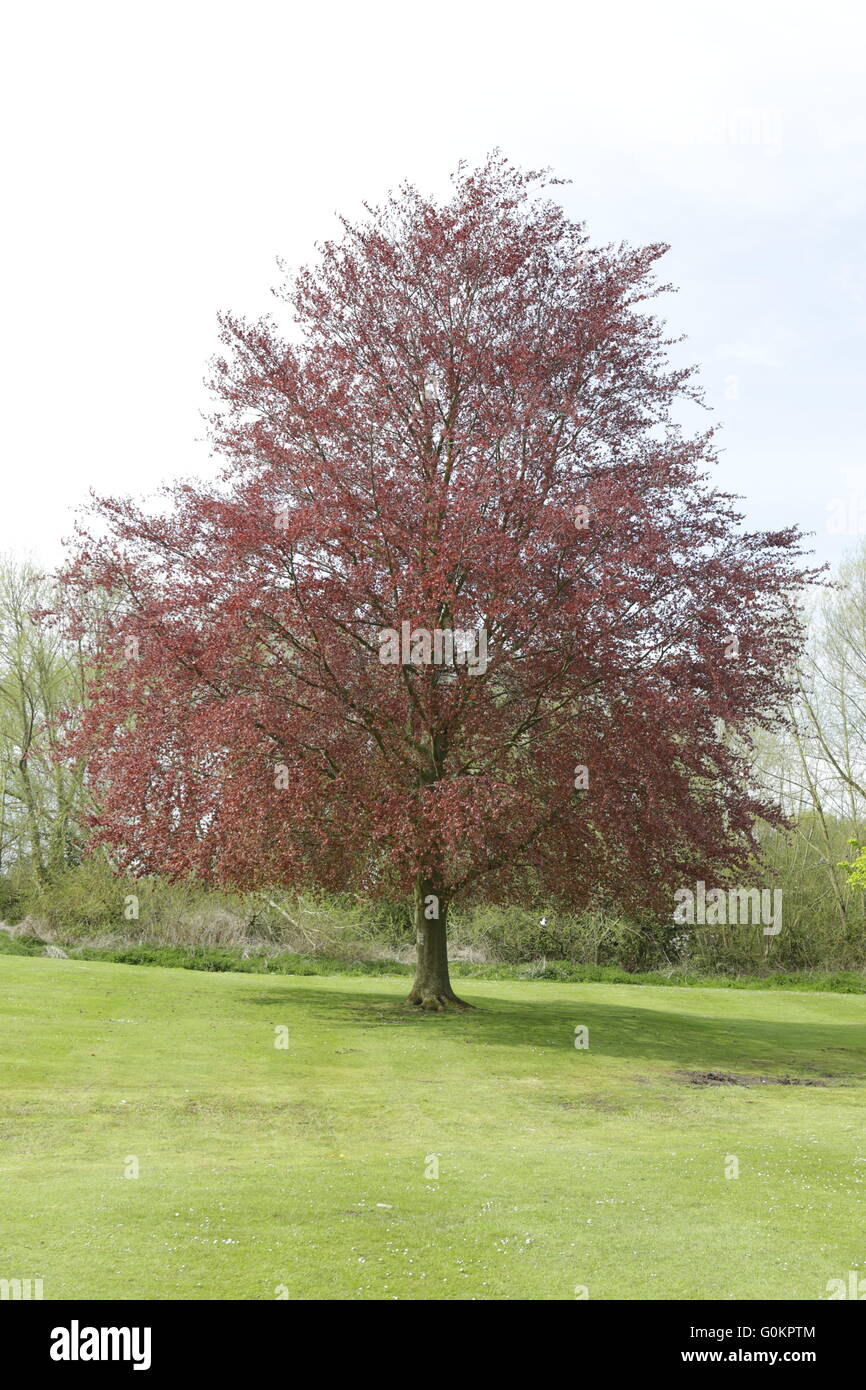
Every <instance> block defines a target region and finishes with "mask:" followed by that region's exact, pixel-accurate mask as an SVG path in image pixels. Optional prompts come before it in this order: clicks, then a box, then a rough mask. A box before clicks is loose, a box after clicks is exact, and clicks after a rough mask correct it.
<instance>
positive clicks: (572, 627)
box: [66, 156, 804, 1008]
mask: <svg viewBox="0 0 866 1390" xmlns="http://www.w3.org/2000/svg"><path fill="white" fill-rule="evenodd" d="M543 183H544V178H543V177H542V176H541V175H537V174H533V173H522V172H519V171H516V170H515V169H514V168H512V167H511V166H510V165H509V164H508V163H507V162H506V161H505V160H503V159H502V158H500V157H499V156H494V157H492V158H491V159H490V160H488V162H487V163H486V164H485V165H484V166H483V167H482V168H481V169H479V170H477V171H475V172H471V171H468V170H467V169H465V168H461V169H460V170H459V172H458V174H457V176H456V178H455V181H454V192H453V197H452V199H451V201H450V202H448V203H446V204H445V205H444V206H440V205H437V204H435V203H433V202H431V201H429V200H428V199H426V198H424V197H422V195H421V194H420V193H419V192H418V191H416V190H415V189H414V188H412V187H404V188H402V189H401V190H400V192H399V193H398V194H396V195H394V196H392V197H391V198H390V199H389V200H388V201H387V202H386V204H385V205H384V206H383V207H378V208H369V209H368V217H367V220H366V221H365V222H363V223H362V224H360V225H355V224H352V223H350V222H348V221H346V222H344V224H343V229H344V236H343V237H342V239H341V240H340V241H339V242H334V243H327V244H326V245H325V246H324V247H323V248H322V251H321V256H320V259H319V261H318V263H317V265H316V266H315V267H313V268H312V269H308V270H306V271H304V272H303V273H301V274H300V275H299V276H298V277H297V279H296V280H295V281H294V282H291V281H287V283H286V285H285V287H284V288H283V290H282V291H281V292H280V293H281V299H282V302H283V303H284V304H285V305H287V306H288V308H289V309H290V310H291V313H292V317H293V319H294V328H293V330H292V331H291V333H290V334H289V335H287V334H286V333H285V332H281V331H280V329H279V328H278V326H277V325H276V324H275V323H274V322H273V321H271V320H270V319H266V320H263V321H260V322H255V323H247V322H244V321H243V320H240V319H237V318H234V317H230V316H227V317H225V318H224V319H223V321H222V339H223V344H224V356H223V357H222V358H221V359H220V360H219V361H218V362H217V363H216V365H215V373H214V388H215V390H216V393H217V396H218V398H219V401H220V407H219V409H218V411H217V413H216V415H215V417H214V421H213V437H214V442H215V445H216V447H217V449H218V450H219V451H220V453H221V454H222V455H223V457H224V458H225V460H226V468H225V472H224V475H223V478H222V481H221V483H220V485H219V486H218V487H206V486H196V485H194V484H191V483H185V484H183V485H179V486H177V487H175V488H173V489H171V490H170V503H169V506H168V507H167V509H166V511H165V513H164V514H163V515H161V516H157V517H154V516H152V515H149V514H148V513H146V512H144V511H143V510H141V509H140V508H139V507H138V506H137V505H136V504H134V503H133V501H131V500H130V499H128V498H121V499H103V500H102V501H100V502H98V503H97V504H96V506H97V513H98V517H99V528H98V534H94V535H88V534H87V533H86V532H85V533H83V535H82V538H81V546H80V549H79V552H78V554H77V556H76V557H75V559H74V561H73V563H72V564H71V566H70V568H69V570H68V572H67V576H66V579H67V584H68V592H69V595H70V599H71V597H72V596H73V595H74V594H75V593H76V592H77V593H78V594H79V595H80V596H86V595H90V594H92V593H93V591H96V590H105V591H108V592H110V593H111V594H113V595H119V596H120V598H121V601H120V603H119V606H118V607H117V609H116V610H115V612H114V615H113V618H112V620H111V622H110V623H108V625H107V627H106V629H105V632H104V634H103V640H102V644H101V648H100V660H101V662H102V672H101V675H100V677H99V679H98V681H97V682H96V683H95V684H94V685H93V687H92V688H91V691H90V696H91V703H90V706H89V709H88V711H87V713H86V715H85V719H84V722H83V726H82V729H81V731H80V734H79V737H78V739H77V741H76V743H75V744H74V748H75V750H76V751H77V752H78V753H80V754H82V755H84V756H86V757H87V759H88V765H89V769H90V775H91V777H92V778H93V780H94V785H95V787H96V788H97V789H98V792H99V798H100V802H101V805H102V808H103V810H102V812H101V814H100V817H99V820H98V834H99V836H100V837H101V839H102V840H104V841H105V842H107V843H109V844H110V845H111V846H113V848H114V850H115V851H116V852H117V853H118V854H119V855H120V856H121V859H122V863H123V864H124V865H125V866H126V867H128V868H132V869H134V870H136V871H147V870H161V871H164V872H167V873H169V874H172V875H176V876H184V875H189V874H195V875H198V876H201V877H203V878H205V879H207V880H209V881H217V882H220V883H228V884H238V885H245V886H254V885H257V884H267V883H283V884H292V885H296V886H302V885H305V884H318V885H321V886H323V887H327V888H342V887H345V886H348V885H351V886H354V887H355V888H358V889H360V890H361V891H363V892H365V893H367V894H370V895H373V896H375V895H381V896H387V897H391V898H393V897H394V896H395V895H396V894H398V893H409V892H413V893H414V901H415V922H416V931H417V939H418V970H417V977H416V980H415V984H414V987H413V989H412V992H411V994H410V996H409V999H410V1000H411V1002H413V1003H415V1004H418V1005H421V1006H423V1007H425V1008H441V1007H443V1006H444V1005H445V1004H447V1003H448V1002H453V1001H454V995H453V992H452V990H451V986H450V982H449V977H448V964H447V951H446V928H447V914H448V908H449V905H450V904H451V903H452V902H453V901H454V900H455V899H457V898H461V899H463V900H468V899H471V898H472V897H474V896H478V895H480V894H481V893H482V892H483V893H484V895H485V896H486V897H487V898H488V899H490V900H494V901H496V900H500V901H501V900H504V899H506V898H511V897H516V896H518V895H521V894H523V895H525V894H526V893H527V891H528V889H527V883H528V881H529V876H531V881H532V883H533V885H534V888H535V890H537V891H538V892H541V893H546V894H549V895H552V896H554V897H555V898H556V899H557V900H559V901H562V902H564V903H567V904H570V905H575V906H579V905H581V904H583V903H585V902H587V901H589V900H590V899H591V898H592V897H593V896H594V895H597V894H599V893H602V894H607V895H609V896H612V897H614V898H615V899H616V900H617V901H618V902H620V903H625V904H628V903H629V902H632V903H639V904H640V905H641V906H642V907H644V908H645V907H646V906H647V904H657V905H658V906H659V907H660V908H661V909H662V910H663V909H664V908H668V909H669V907H670V902H671V893H672V890H673V887H674V886H676V885H677V884H678V883H680V882H682V881H683V879H684V878H685V880H686V881H688V880H689V879H693V878H694V877H695V876H696V875H700V876H702V877H704V878H705V879H706V880H708V881H712V880H714V879H715V878H717V877H718V876H719V875H722V874H724V872H725V871H726V870H728V869H729V868H730V867H731V866H736V865H737V864H738V863H742V862H745V859H746V857H747V856H748V854H749V853H750V851H751V850H753V848H754V842H753V825H754V821H755V817H756V816H758V815H764V816H765V817H768V818H771V819H772V818H773V817H774V816H775V815H776V813H775V811H774V809H773V808H772V807H771V806H770V805H768V804H767V802H766V799H764V798H762V797H761V796H760V794H759V793H758V792H757V791H756V790H755V789H754V788H753V786H752V784H751V780H750V764H749V756H748V749H749V738H750V731H751V730H753V729H755V728H763V727H771V726H773V725H774V724H775V723H776V722H777V721H778V720H779V719H780V717H781V715H782V710H783V706H784V702H785V699H786V698H787V697H788V696H789V694H790V688H789V684H788V682H787V679H786V676H785V674H784V673H785V672H786V671H788V670H790V668H791V666H792V663H793V661H794V658H795V656H796V653H797V649H798V645H799V640H800V637H799V623H798V617H797V613H796V611H795V608H794V604H793V601H792V593H793V592H794V591H795V590H796V589H797V587H798V585H799V584H800V583H801V582H802V580H803V577H804V576H803V573H802V570H801V568H800V562H799V559H798V556H799V550H798V537H797V534H796V532H795V531H794V530H793V529H789V530H783V531H779V532H776V533H773V534H766V533H761V534H746V533H744V532H742V531H741V529H740V526H739V522H740V521H741V518H740V517H739V516H738V514H737V512H736V510H735V508H734V506H733V504H732V500H731V498H730V497H729V496H727V495H725V494H722V493H720V492H718V491H716V490H714V489H713V488H712V486H711V485H710V483H709V481H708V479H707V477H706V472H707V468H708V466H709V465H710V464H711V463H712V461H713V449H712V438H711V435H710V434H709V433H705V434H702V435H700V436H698V437H695V438H689V437H686V436H685V434H684V433H683V431H682V430H681V428H680V427H679V426H678V425H677V423H676V420H675V411H676V408H677V404H678V402H680V401H681V400H683V399H684V398H689V399H699V396H698V392H697V390H696V388H695V386H694V385H693V382H692V375H691V373H690V372H689V371H688V370H684V369H674V368H672V367H671V366H670V365H669V362H668V353H667V349H668V347H669V345H670V344H669V342H668V340H667V339H666V338H665V337H664V333H663V329H662V327H661V325H660V324H659V322H658V321H657V320H656V319H655V318H654V317H653V316H652V315H651V314H650V313H649V312H648V311H647V308H646V304H647V301H649V300H651V299H652V298H653V296H654V295H656V294H658V293H659V292H660V290H661V289H662V288H665V287H663V286H661V287H660V286H658V285H657V284H656V282H655V280H654V277H653V269H654V266H655V263H656V262H657V261H658V259H659V258H660V257H661V255H662V254H663V252H664V250H665V249H666V248H665V247H664V246H662V245H651V246H648V247H644V248H641V249H637V250H635V249H631V248H629V247H627V246H617V247H614V246H606V247H600V248H593V247H590V246H589V245H588V242H587V239H586V236H585V234H584V231H583V228H582V226H581V225H580V224H576V223H574V222H571V221H569V220H568V219H567V218H566V216H565V214H564V213H563V211H562V209H561V208H560V207H559V206H558V205H557V204H556V203H555V202H552V201H549V200H547V199H546V198H545V197H543V196H542V195H541V194H540V193H539V192H538V190H539V188H540V187H541V185H543ZM403 623H407V624H408V625H409V631H410V633H415V634H416V637H415V640H414V641H413V642H412V643H411V645H410V650H409V652H408V656H409V659H408V660H407V661H405V662H402V663H400V664H396V665H392V664H385V663H384V662H383V660H382V659H381V656H382V642H383V639H382V633H383V632H385V631H386V630H388V629H395V630H397V631H398V632H399V631H400V630H401V625H402V624H403ZM437 630H438V631H440V632H446V633H453V632H455V631H466V632H474V633H481V632H483V633H485V634H486V640H487V648H488V661H487V663H486V666H485V667H484V669H483V670H482V669H481V668H480V667H477V668H476V669H475V670H474V671H473V670H472V669H471V668H469V667H468V666H467V665H466V664H463V663H460V662H458V661H456V660H446V661H444V662H443V663H441V664H438V665H437V664H435V663H433V662H430V660H429V656H430V652H429V651H428V649H427V645H426V641H427V639H425V637H424V636H423V634H425V633H427V634H433V633H435V632H436V631H437ZM732 734H734V735H736V736H737V737H732Z"/></svg>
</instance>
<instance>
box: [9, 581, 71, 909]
mask: <svg viewBox="0 0 866 1390" xmlns="http://www.w3.org/2000/svg"><path fill="white" fill-rule="evenodd" d="M55 601H56V599H55V595H54V593H53V589H52V586H51V584H50V583H49V581H48V580H47V579H46V578H45V576H44V575H41V574H40V573H39V571H38V570H37V569H36V567H35V566H34V565H33V564H32V563H30V562H29V561H23V562H20V563H15V562H13V561H11V560H8V559H4V560H3V561H0V870H2V871H4V872H5V871H8V870H9V869H10V868H12V867H13V866H14V867H19V868H20V867H21V866H22V865H25V864H26V865H27V867H28V869H29V870H30V871H31V873H32V877H33V878H34V879H35V880H36V882H37V883H40V884H44V883H45V882H47V881H48V879H49V878H50V877H51V875H52V874H54V873H56V872H58V871H59V870H60V869H62V868H64V867H65V866H66V865H67V864H69V863H70V862H72V861H74V860H75V859H76V858H77V856H78V853H79V850H80V847H81V843H82V838H83V824H82V822H83V819H84V802H85V796H86V792H85V787H84V767H83V765H82V763H81V762H75V761H72V762H69V761H67V760H66V759H64V758H63V757H62V756H61V751H60V742H61V739H60V733H61V727H62V722H63V721H62V716H63V713H64V711H65V710H67V709H68V708H70V707H74V706H79V705H80V704H81V701H82V699H83V690H84V682H83V668H82V665H81V661H80V649H79V647H78V645H77V644H76V643H72V642H68V641H64V639H63V637H62V635H61V633H60V632H59V631H57V630H56V628H54V629H52V628H51V627H49V626H47V625H46V624H45V623H43V622H42V621H40V619H39V614H40V612H44V611H45V610H46V609H49V608H50V607H52V606H53V605H54V603H55Z"/></svg>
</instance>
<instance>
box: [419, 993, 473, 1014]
mask: <svg viewBox="0 0 866 1390" xmlns="http://www.w3.org/2000/svg"><path fill="white" fill-rule="evenodd" d="M406 1003H407V1004H411V1005H412V1006H413V1007H414V1008H416V1009H423V1010H425V1011H427V1012H430V1013H440V1014H441V1013H444V1011H445V1010H446V1009H460V1010H464V1009H471V1008H472V1005H471V1004H467V1003H466V1002H465V1001H464V1000H463V999H458V998H457V995H456V994H428V993H426V992H424V991H423V990H417V989H413V991H412V993H411V994H410V995H409V996H408V998H407V999H406Z"/></svg>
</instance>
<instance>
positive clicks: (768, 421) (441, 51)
mask: <svg viewBox="0 0 866 1390" xmlns="http://www.w3.org/2000/svg"><path fill="white" fill-rule="evenodd" d="M864 13H866V11H864V7H863V6H862V5H855V4H854V3H844V4H843V3H838V0H831V3H826V0H825V3H823V4H821V5H820V6H810V7H809V8H808V10H807V9H806V8H803V9H798V8H797V7H796V4H792V3H791V0H787V3H784V4H781V3H780V4H775V3H761V0H753V3H740V0H724V3H717V4H713V5H709V4H700V3H697V0H690V3H687V4H674V3H670V2H668V3H665V0H660V3H656V4H654V5H649V4H646V3H634V4H632V3H628V4H615V3H614V4H605V5H602V6H599V5H592V6H590V5H586V4H581V3H577V4H575V3H571V4H564V3H561V4H554V3H549V2H547V0H535V2H534V3H532V4H528V5H527V4H525V3H522V4H520V5H514V6H509V5H508V4H501V3H500V4H492V3H487V2H486V0H485V2H484V3H473V0H462V3H457V4H455V3H451V2H450V0H445V3H438V4H430V5H426V6H417V5H411V4H409V3H402V4H378V3H372V4H371V3H355V4H347V3H337V4H331V5H328V6H322V5H314V4H310V5H308V6H304V7H301V6H295V5H292V4H275V3H256V0H252V3H251V2H250V0H244V3H243V4H241V3H238V4H233V5H225V4H222V5H221V4H214V3H207V4H194V3H186V0H174V3H172V4H170V5H169V4H161V3H149V4H147V5H141V6H138V7H135V8H133V7H132V6H129V5H118V4H116V3H112V4H93V3H81V2H80V0H79V2H78V3H62V4H61V3H52V4H41V5H30V6H24V5H21V6H17V7H16V8H15V10H14V11H13V10H12V9H11V8H7V10H6V13H5V19H4V22H3V35H2V39H3V41H2V57H0V105H2V131H3V134H2V146H3V154H2V159H3V174H2V188H3V193H4V195H5V197H4V204H5V209H4V212H3V217H2V223H0V240H2V257H0V285H2V372H0V382H2V452H3V492H2V512H0V550H9V551H13V552H15V553H18V554H23V553H25V552H30V553H32V554H34V555H35V556H36V557H37V558H39V559H41V560H43V561H45V562H46V563H47V564H54V563H56V562H57V561H58V560H59V559H60V557H61V554H62V551H61V539H62V537H63V536H65V535H68V534H69V533H70V531H71V528H72V519H73V514H74V509H75V507H76V506H77V505H78V504H80V503H81V502H82V501H83V500H85V498H86V496H87V492H88V490H89V489H90V488H91V487H94V488H96V489H97V491H104V492H133V493H139V494H141V493H152V492H153V491H154V489H155V488H156V487H158V486H159V484H160V483H161V482H163V481H166V480H169V479H171V478H173V477H177V476H186V475H190V474H201V473H203V472H205V471H208V470H212V469H213V467H214V465H213V463H212V462H211V461H210V460H209V449H208V446H207V444H206V443H205V442H204V440H203V433H204V431H203V426H202V422H201V412H202V410H203V409H205V408H206V406H207V397H206V395H205V392H204V388H203V385H202V381H203V377H204V374H205V371H206V366H207V361H208V358H209V357H210V356H211V354H212V353H213V352H214V351H215V350H216V346H217V343H216V313H217V311H218V310H219V309H221V308H230V309H233V310H235V311H237V312H240V313H243V314H253V315H254V314H257V313H260V312H262V311H266V310H273V309H274V308H276V307H277V306H276V305H275V301H273V299H272V298H271V296H270V294H269V290H270V287H271V286H272V285H273V284H275V283H276V281H277V279H278V272H277V268H276V264H275V261H276V257H277V256H281V257H283V258H285V259H286V260H287V261H288V262H289V263H290V264H302V263H303V262H304V261H306V260H307V259H309V258H310V257H311V255H312V253H313V244H314V242H316V241H317V240H321V239H323V238H325V237H327V236H329V235H332V234H334V232H335V230H336V223H335V214H336V213H337V212H347V213H349V214H350V215H353V214H356V213H357V212H358V211H359V204H360V201H361V200H362V199H367V200H371V201H376V200H378V199H379V198H380V197H381V196H382V195H383V194H384V193H385V192H386V190H387V189H388V188H389V187H392V186H393V185H395V184H396V183H398V182H399V181H401V180H402V179H403V178H407V177H408V178H410V179H411V180H412V181H414V182H416V183H417V184H419V185H420V186H421V187H422V189H424V190H425V191H430V192H433V193H438V192H442V193H447V188H448V184H447V178H448V174H449V173H450V171H451V170H453V168H454V167H455V165H456V164H457V162H458V161H459V160H460V159H467V160H469V161H471V162H477V161H480V160H481V159H482V158H483V156H484V154H485V153H486V152H487V151H488V150H490V149H491V148H492V147H494V146H501V147H502V149H503V151H504V152H505V153H506V154H507V155H508V156H509V157H510V158H511V159H512V160H514V161H515V162H517V163H520V164H523V165H531V166H533V167H537V166H540V165H552V166H554V168H555V170H556V171H557V173H558V174H559V175H561V176H562V177H565V178H569V179H571V180H572V183H571V185H570V186H569V187H567V188H564V189H562V190H559V192H560V194H561V198H562V201H563V202H564V204H565V205H566V207H567V208H568V210H569V212H570V213H571V214H572V215H573V216H575V217H578V218H581V219H584V220H585V221H586V222H587V229H588V231H589V233H590V236H591V237H592V239H593V240H594V241H601V242H604V241H609V240H615V241H619V240H626V241H629V242H632V243H635V244H637V243H642V242H646V241H667V242H669V243H670V244H671V251H670V253H669V255H668V256H667V258H666V261H665V262H664V263H663V266H664V267H665V272H666V278H668V279H670V280H672V281H674V282H675V283H676V284H677V285H678V286H679V293H678V294H677V295H676V296H671V297H669V298H667V299H666V300H665V301H664V305H663V308H664V313H665V315H666V317H667V319H668V322H669V324H670V326H671V328H672V329H673V330H674V331H676V332H677V333H686V334H687V335H688V338H689V343H688V348H687V355H688V358H689V360H691V361H694V362H696V363H697V364H699V366H700V368H701V374H702V380H703V383H704V386H705V388H706V392H707V397H708V400H709V402H710V403H711V404H712V406H713V407H714V410H715V412H716V418H717V419H718V420H719V422H720V423H721V424H722V425H723V431H722V444H723V447H724V454H723V458H722V463H721V466H720V469H719V470H718V480H719V483H720V484H721V485H722V486H723V487H725V488H726V489H728V490H731V491H735V492H738V493H742V494H743V495H744V498H745V501H744V510H745V512H746V514H747V517H748V520H749V522H750V523H751V524H753V525H755V526H761V527H765V526H766V527H778V526H782V525H786V524H788V523H790V522H794V521H796V522H799V523H800V525H801V526H803V527H804V529H806V530H808V531H813V532H815V536H814V538H813V541H812V544H813V545H814V547H815V549H816V551H817V552H818V554H819V555H820V557H821V558H822V559H830V560H834V559H836V558H838V556H839V555H840V554H841V553H843V552H844V551H846V550H850V549H851V548H852V546H854V545H855V544H856V543H857V537H858V535H866V449H864V437H866V419H864V416H866V403H864V394H866V393H864V369H866V264H864V254H866V178H864V175H866V98H864V90H866V82H864V66H866V61H864V37H866V35H864V28H866V24H864Z"/></svg>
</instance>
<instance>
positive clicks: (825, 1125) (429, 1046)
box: [0, 956, 866, 1300]
mask: <svg viewBox="0 0 866 1390" xmlns="http://www.w3.org/2000/svg"><path fill="white" fill-rule="evenodd" d="M405 992H406V982H405V980H402V979H398V978H390V977H382V976H377V977H371V978H363V977H361V978H359V977H339V976H336V977H331V978H323V977H313V978H309V977H308V978H304V977H291V976H280V977H276V978H269V977H268V976H262V975H240V974H203V973H194V972H191V971H185V970H172V969H150V968H144V967H135V966H126V965H109V964H102V963H94V962H81V961H74V960H52V959H40V958H25V957H14V956H3V957H0V1014H2V1019H0V1027H2V1032H0V1180H2V1190H3V1208H4V1210H3V1241H2V1249H0V1261H2V1265H3V1267H2V1268H0V1278H8V1279H12V1278H21V1279H26V1278H31V1279H32V1278H42V1279H43V1287H44V1296H45V1298H46V1299H59V1298H75V1299H89V1298H97V1299H110V1298H120V1299H137V1298H142V1299H144V1298H164V1299H172V1298H186V1299H199V1298H200V1299H207V1298H210V1299H234V1298H241V1299H275V1298H285V1297H288V1298H290V1299H297V1298H325V1299H417V1298H425V1299H470V1298H478V1299H525V1298H527V1299H568V1300H571V1299H574V1298H575V1297H584V1296H586V1295H585V1294H584V1293H583V1292H582V1291H583V1290H586V1291H587V1292H588V1296H589V1298H590V1299H596V1300H598V1299H646V1298H650V1299H651V1298H659V1299H689V1298H697V1299H740V1298H745V1299H763V1298H771V1299H793V1298H806V1299H826V1298H827V1296H828V1295H827V1283H828V1280H831V1279H844V1280H847V1279H848V1276H849V1271H851V1270H856V1271H858V1272H859V1275H860V1277H863V1278H864V1279H866V1236H864V1234H863V1223H862V1209H863V1199H864V1192H866V1146H864V1143H863V1113H864V1110H863V1106H864V1100H866V1000H864V999H863V997H862V996H851V995H842V994H827V993H824V994H816V993H797V992H794V991H781V990H774V991H748V992H739V991H725V990H712V989H706V990H705V989H669V988H668V989H661V988H653V987H640V986H634V985H631V986H622V985H605V984H557V983H548V982H540V983H537V984H532V983H512V982H501V981H495V982H493V981H488V980H484V981H472V980H461V982H460V993H461V994H462V995H463V996H464V997H465V998H466V999H467V1000H468V1001H469V1002H471V1003H472V1004H474V1005H475V1006H476V1007H475V1008H474V1009H473V1010H471V1011H470V1012H467V1013H465V1014H455V1013H447V1014H431V1015H419V1014H418V1013H417V1012H416V1011H414V1010H411V1009H407V1008H406V1007H405V1006H404V1005H403V1004H402V1003H401V999H402V997H403V996H404V995H405ZM578 1027H586V1028H588V1030H589V1047H588V1049H578V1048H576V1047H575V1046H574V1042H575V1029H576V1028H578ZM285 1029H287V1030H288V1035H287V1036H286V1034H285V1032H284V1031H281V1030H285ZM286 1040H287V1042H288V1046H287V1047H283V1046H276V1045H275V1044H277V1043H283V1042H285V1041H286ZM725 1078H735V1080H726V1079H725ZM780 1080H781V1081H787V1082H790V1081H791V1080H800V1081H802V1080H808V1081H812V1082H817V1083H820V1084H815V1085H809V1086H801V1085H792V1084H777V1083H778V1082H779V1081H780ZM746 1081H748V1082H751V1083H753V1084H748V1085H747V1084H742V1083H743V1082H746ZM734 1160H736V1162H737V1163H738V1165H739V1176H738V1177H727V1176H726V1169H727V1171H728V1172H732V1171H733V1170H734ZM136 1163H137V1166H138V1173H139V1176H138V1177H126V1176H124V1174H125V1172H128V1173H132V1172H134V1171H135V1168H136ZM437 1165H438V1168H437ZM864 1289H866V1284H864Z"/></svg>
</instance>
